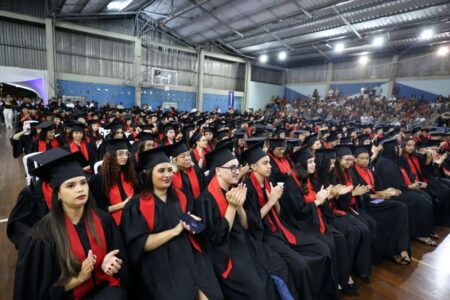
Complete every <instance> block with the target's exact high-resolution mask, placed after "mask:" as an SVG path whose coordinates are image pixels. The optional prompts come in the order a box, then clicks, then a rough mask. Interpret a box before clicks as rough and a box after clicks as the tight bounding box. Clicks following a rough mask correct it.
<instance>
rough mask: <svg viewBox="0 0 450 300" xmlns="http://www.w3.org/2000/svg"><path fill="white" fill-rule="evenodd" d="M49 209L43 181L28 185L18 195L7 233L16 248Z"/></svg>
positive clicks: (10, 215) (9, 219)
mask: <svg viewBox="0 0 450 300" xmlns="http://www.w3.org/2000/svg"><path fill="white" fill-rule="evenodd" d="M48 211H49V209H48V207H47V203H46V202H45V200H44V194H43V192H42V181H38V182H37V183H36V184H35V185H33V186H31V185H29V186H26V187H25V188H23V189H22V191H20V193H19V195H18V196H17V201H16V204H15V206H14V208H13V209H12V211H11V213H10V214H9V217H8V224H7V227H6V234H7V235H8V238H9V240H10V241H11V242H13V243H14V245H15V246H16V249H18V248H19V246H20V244H21V242H22V241H23V240H24V239H25V238H26V236H27V234H28V233H29V231H30V230H31V228H32V227H33V226H34V224H36V223H37V222H38V221H39V220H40V219H42V218H43V217H44V216H45V215H47V213H48Z"/></svg>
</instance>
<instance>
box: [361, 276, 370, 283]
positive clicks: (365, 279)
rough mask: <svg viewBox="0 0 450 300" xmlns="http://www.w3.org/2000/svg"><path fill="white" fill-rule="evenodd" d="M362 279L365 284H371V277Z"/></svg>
mask: <svg viewBox="0 0 450 300" xmlns="http://www.w3.org/2000/svg"><path fill="white" fill-rule="evenodd" d="M360 279H361V281H362V282H364V283H365V284H370V277H369V276H361V277H360Z"/></svg>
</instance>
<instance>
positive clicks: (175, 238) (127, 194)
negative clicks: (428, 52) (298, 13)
mask: <svg viewBox="0 0 450 300" xmlns="http://www.w3.org/2000/svg"><path fill="white" fill-rule="evenodd" d="M340 101H343V102H340ZM372 101H375V100H374V99H369V100H367V99H365V98H364V99H363V98H361V99H356V100H349V99H346V100H342V99H338V98H329V99H327V100H326V101H319V99H310V100H308V103H310V105H309V106H308V107H309V108H308V107H306V106H301V105H297V106H295V105H292V107H290V108H289V109H288V108H286V107H281V106H280V107H277V109H276V110H275V111H274V110H273V109H272V108H270V107H268V109H267V110H265V111H256V112H254V111H253V110H250V111H249V112H245V113H243V114H241V113H238V112H235V111H234V110H232V109H230V110H229V111H228V112H225V113H219V112H216V111H214V112H198V111H196V110H193V111H192V112H178V111H177V110H176V109H173V108H172V109H171V110H170V111H162V110H161V109H159V108H158V109H157V110H156V111H151V110H147V107H142V108H139V107H133V108H132V109H125V108H124V107H123V106H120V107H114V105H106V106H102V107H98V106H97V105H96V104H95V103H89V104H88V105H87V106H81V105H79V104H76V105H74V104H73V103H71V105H70V106H66V105H64V104H62V102H61V101H50V103H49V105H48V106H44V104H43V103H42V102H34V101H31V100H30V99H26V100H25V101H22V102H21V103H14V101H13V100H12V99H11V98H10V99H8V101H7V102H5V103H7V106H8V109H11V108H12V107H13V106H14V105H15V107H16V111H17V115H16V121H17V122H16V124H15V127H16V129H15V132H13V131H8V132H9V134H10V135H11V139H10V141H11V145H12V149H13V153H12V155H13V156H14V158H19V157H21V156H22V155H26V154H30V153H36V152H39V153H38V154H36V155H33V156H31V157H30V158H29V162H28V167H29V172H30V175H31V176H32V177H33V180H32V181H31V183H30V184H29V185H28V186H26V187H25V188H23V190H22V191H21V192H20V194H19V195H18V196H17V202H16V204H15V206H14V208H13V210H12V211H11V213H10V216H9V219H8V224H7V235H8V238H9V239H10V240H11V242H12V243H14V245H15V246H16V248H17V249H18V253H19V254H18V260H17V265H16V275H15V287H14V299H15V300H22V299H23V300H25V299H27V300H29V299H37V300H40V299H154V300H164V299H167V300H169V299H170V300H175V299H179V300H189V299H192V300H194V299H202V300H203V299H210V300H216V299H232V300H236V299H255V300H256V299H258V300H262V299H283V300H285V299H286V300H287V299H299V300H300V299H301V300H308V299H310V300H312V299H314V300H317V299H340V298H341V297H342V296H343V295H345V296H356V295H358V284H357V283H356V282H355V281H354V279H355V278H360V281H361V282H363V283H364V284H370V281H371V272H372V266H373V265H376V264H379V263H380V262H381V261H382V260H391V261H393V262H394V263H397V264H399V265H404V266H405V268H407V267H408V266H407V265H409V264H410V263H411V260H412V255H414V253H411V241H412V240H417V241H419V242H421V243H424V244H425V245H426V246H427V247H429V248H430V250H432V249H433V247H435V246H436V245H437V241H438V240H439V238H440V237H439V236H438V235H437V234H436V233H435V232H434V228H435V226H436V225H439V226H449V225H450V157H449V154H448V152H449V151H450V139H449V134H450V131H447V125H448V121H449V120H450V118H449V117H448V114H447V113H445V112H444V113H443V114H442V115H439V120H437V121H436V124H433V123H434V120H427V121H429V122H428V124H424V123H423V122H418V123H415V122H416V119H414V118H410V119H408V120H406V121H405V119H401V120H399V119H397V120H398V122H394V120H393V119H391V118H389V119H388V120H386V118H385V117H384V116H385V115H384V114H383V109H384V108H383V107H384V106H383V105H378V106H377V105H372V104H374V103H373V102H372ZM330 103H335V104H333V105H331V104H330ZM356 103H358V104H356ZM386 103H388V102H386ZM365 105H368V106H369V107H371V108H370V110H365V109H364V107H365ZM386 105H388V104H386ZM445 105H446V104H445V102H444V109H445V107H446V106H445ZM356 106H358V109H356ZM377 107H378V108H377ZM402 107H403V106H402ZM402 107H400V110H399V111H401V110H402ZM441 107H442V106H439V109H440V108H441ZM391 108H392V109H394V111H395V109H397V108H396V107H395V106H392V107H391ZM388 110H389V109H388V108H387V107H386V111H388ZM355 111H357V112H358V113H357V114H355V115H354V114H353V112H355ZM368 112H369V114H370V118H369V115H368V114H367V113H368ZM403 112H404V114H403V115H405V113H406V112H407V110H405V111H403ZM392 117H393V118H394V117H395V115H394V114H393V115H392ZM10 125H11V123H10V124H9V125H8V127H9V126H10ZM36 166H37V167H36Z"/></svg>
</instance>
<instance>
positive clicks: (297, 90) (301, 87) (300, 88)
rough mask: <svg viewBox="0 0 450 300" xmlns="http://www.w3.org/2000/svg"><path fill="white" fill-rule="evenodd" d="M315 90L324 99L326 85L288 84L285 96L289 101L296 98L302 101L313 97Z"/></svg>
mask: <svg viewBox="0 0 450 300" xmlns="http://www.w3.org/2000/svg"><path fill="white" fill-rule="evenodd" d="M315 89H317V91H318V92H319V96H320V97H324V96H325V95H326V89H327V85H326V84H325V83H299V84H295V83H287V84H286V89H285V95H286V98H287V99H288V100H291V99H294V98H300V99H302V98H307V97H310V96H312V94H313V92H314V90H315Z"/></svg>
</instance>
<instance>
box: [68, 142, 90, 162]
mask: <svg viewBox="0 0 450 300" xmlns="http://www.w3.org/2000/svg"><path fill="white" fill-rule="evenodd" d="M69 146H70V152H72V153H75V152H78V151H80V148H81V153H83V156H84V158H86V160H87V161H89V152H88V149H87V147H86V143H85V142H84V141H81V142H80V147H79V148H78V145H77V144H75V142H74V141H71V142H70V144H69Z"/></svg>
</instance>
